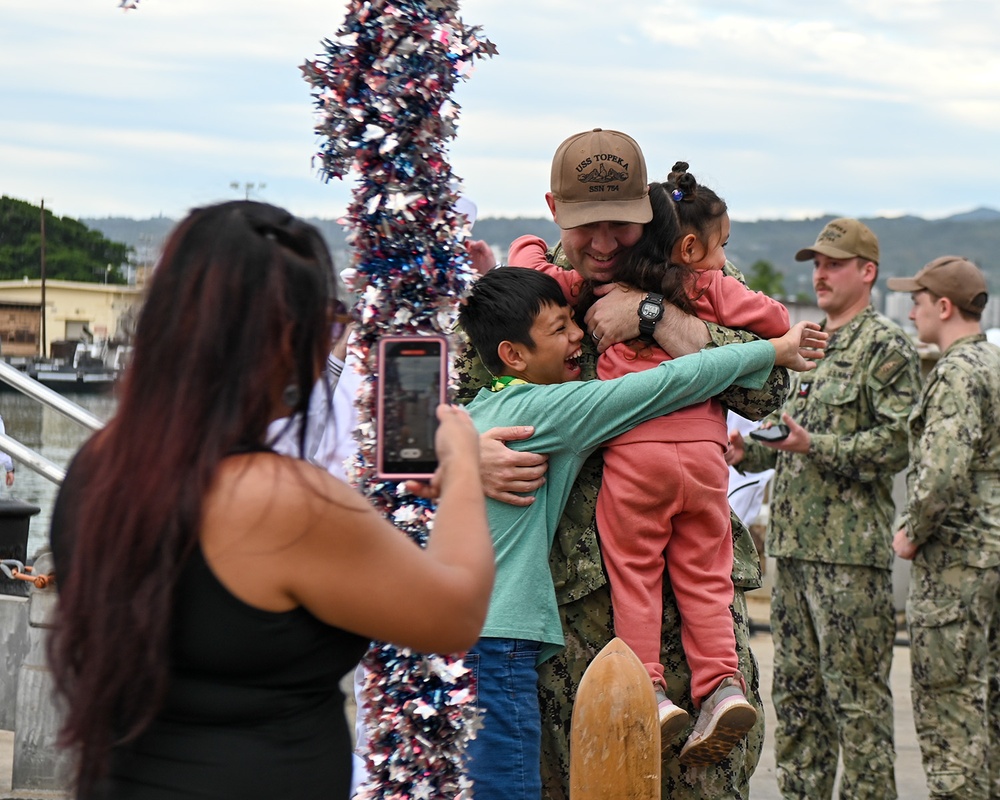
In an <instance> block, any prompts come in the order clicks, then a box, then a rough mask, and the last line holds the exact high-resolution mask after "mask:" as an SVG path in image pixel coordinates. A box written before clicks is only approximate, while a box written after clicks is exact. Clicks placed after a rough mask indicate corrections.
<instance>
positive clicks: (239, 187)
mask: <svg viewBox="0 0 1000 800" xmlns="http://www.w3.org/2000/svg"><path fill="white" fill-rule="evenodd" d="M229 188H230V189H235V190H236V191H237V192H239V191H242V192H243V197H244V199H246V200H249V199H250V192H252V191H253V190H254V189H256V190H257V191H258V192H262V191H264V189H266V188H267V184H266V183H240V182H239V181H231V182H230V184H229Z"/></svg>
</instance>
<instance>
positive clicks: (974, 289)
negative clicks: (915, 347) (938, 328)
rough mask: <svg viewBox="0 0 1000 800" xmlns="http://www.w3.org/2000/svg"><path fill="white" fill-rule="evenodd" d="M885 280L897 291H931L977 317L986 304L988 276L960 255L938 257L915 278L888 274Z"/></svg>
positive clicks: (911, 317)
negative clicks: (890, 276) (896, 276)
mask: <svg viewBox="0 0 1000 800" xmlns="http://www.w3.org/2000/svg"><path fill="white" fill-rule="evenodd" d="M886 283H887V284H888V286H889V289H890V290H892V291H894V292H920V291H928V292H930V293H931V294H933V295H935V296H936V297H938V298H947V299H948V300H950V301H951V302H952V303H953V304H954V305H955V306H957V307H958V308H960V309H961V310H962V311H965V312H966V313H967V314H972V315H974V316H975V319H976V320H977V321H978V320H979V317H980V316H981V315H982V313H983V309H984V308H985V307H986V298H987V293H986V278H985V277H984V276H983V273H982V270H980V269H979V267H977V266H976V265H975V264H973V263H972V262H971V261H968V260H966V259H964V258H962V257H961V256H941V257H940V258H935V259H934V260H933V261H931V262H930V263H929V264H927V265H926V266H925V267H924V268H923V269H922V270H920V272H918V273H917V274H916V275H914V276H913V277H912V278H889V280H888V281H887V282H886ZM910 319H913V316H912V315H911V316H910ZM977 328H978V326H977ZM917 332H918V333H919V332H920V329H919V328H918V329H917Z"/></svg>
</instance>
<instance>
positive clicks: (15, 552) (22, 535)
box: [0, 498, 41, 597]
mask: <svg viewBox="0 0 1000 800" xmlns="http://www.w3.org/2000/svg"><path fill="white" fill-rule="evenodd" d="M39 511H41V509H40V508H39V507H38V506H33V505H32V504H31V503H25V502H24V501H23V500H16V499H14V498H4V499H2V500H0V558H13V559H16V560H17V561H20V562H21V563H22V564H24V563H25V562H26V561H27V558H28V523H29V522H30V521H31V518H32V517H33V516H35V514H37V513H38V512H39ZM30 585H31V584H29V583H28V581H17V580H10V579H9V578H7V576H6V575H4V574H3V573H2V572H0V594H13V595H19V596H22V597H26V596H27V594H28V588H29V587H30Z"/></svg>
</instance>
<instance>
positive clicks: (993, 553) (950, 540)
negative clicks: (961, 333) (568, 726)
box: [899, 334, 1000, 567]
mask: <svg viewBox="0 0 1000 800" xmlns="http://www.w3.org/2000/svg"><path fill="white" fill-rule="evenodd" d="M998 421H1000V348H998V347H996V346H995V345H992V344H990V343H989V342H988V341H987V340H986V336H984V335H983V334H978V335H976V336H966V337H963V338H961V339H959V340H958V341H956V342H954V343H953V344H952V346H951V347H949V348H948V349H947V350H946V351H945V352H944V354H942V356H941V358H940V359H939V360H938V362H937V364H936V365H935V366H934V369H933V370H931V372H930V374H929V375H928V376H927V385H926V386H925V387H924V390H923V392H922V393H921V395H920V401H919V403H918V404H917V406H916V408H914V409H913V413H912V414H911V416H910V420H909V428H910V466H909V469H908V470H907V474H906V510H905V511H904V513H903V514H902V515H901V517H900V523H899V527H905V528H906V529H907V538H909V539H910V540H911V541H912V542H914V543H915V544H917V545H923V544H927V543H930V542H934V543H937V544H940V545H942V548H941V549H942V550H943V551H944V552H942V553H941V557H942V558H947V559H948V561H947V562H946V563H945V564H939V565H938V566H950V564H951V563H962V564H968V565H969V566H973V567H995V566H997V565H998V564H1000V425H998Z"/></svg>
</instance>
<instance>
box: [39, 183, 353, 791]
mask: <svg viewBox="0 0 1000 800" xmlns="http://www.w3.org/2000/svg"><path fill="white" fill-rule="evenodd" d="M333 286H334V283H333V264H332V261H331V259H330V255H329V252H328V250H327V248H326V245H325V244H324V242H323V240H322V238H321V236H320V234H319V232H318V231H317V230H316V229H315V228H314V227H312V226H311V225H308V224H307V223H305V222H302V221H301V220H299V219H296V218H295V217H293V216H292V215H291V214H289V213H288V212H287V211H285V210H283V209H280V208H276V207H274V206H270V205H265V204H262V203H254V202H249V201H237V202H230V203H223V204H220V205H216V206H211V207H208V208H203V209H198V210H195V211H193V212H191V214H190V215H189V216H188V217H187V218H186V219H185V220H184V221H182V222H181V223H180V224H179V225H178V226H177V227H176V229H175V230H174V231H173V233H172V234H171V236H170V238H169V240H168V242H167V245H166V248H165V250H164V253H163V257H162V259H161V261H160V263H159V264H158V266H157V267H156V271H155V273H154V275H153V279H152V282H151V284H150V288H149V294H148V297H147V299H146V301H145V304H144V306H143V308H142V311H141V313H140V315H139V320H138V324H137V328H136V335H135V348H134V351H133V358H132V363H131V364H130V366H129V368H128V370H127V372H126V374H125V375H124V377H123V383H122V386H121V394H120V398H119V405H118V411H117V413H116V415H115V417H114V418H113V419H112V420H111V421H110V422H109V423H108V425H107V426H106V427H105V428H104V429H103V430H102V431H100V432H99V433H97V434H95V435H94V436H93V437H92V438H91V439H90V440H89V441H88V442H87V444H86V445H84V448H83V450H82V451H81V453H80V455H78V456H77V459H76V463H75V464H74V468H73V469H71V474H72V475H73V476H74V481H73V486H72V487H71V488H72V491H69V492H66V491H64V492H61V493H60V498H59V501H58V502H57V509H56V512H55V513H54V519H56V518H58V519H59V520H60V525H59V526H57V527H58V528H59V530H58V534H59V536H60V538H62V537H65V541H66V550H65V552H67V553H71V558H67V559H65V560H66V563H59V562H58V560H57V563H56V569H57V579H58V581H59V609H58V614H57V618H56V627H55V630H54V632H53V636H52V638H51V639H50V642H49V657H50V663H51V666H52V671H53V675H54V678H55V684H56V689H57V691H58V693H59V694H60V695H61V697H62V700H63V702H64V704H65V711H66V714H65V718H64V724H63V728H62V731H61V738H60V741H61V744H63V745H64V746H68V747H70V748H72V749H73V751H74V753H75V755H76V757H77V775H76V778H77V787H78V789H79V790H80V794H81V796H86V794H87V792H88V791H89V790H90V789H91V788H92V787H93V786H94V784H95V783H96V781H98V780H99V779H100V778H101V777H102V776H103V775H104V774H106V772H107V769H108V765H109V761H110V757H111V749H112V748H113V747H114V746H115V745H116V744H119V743H121V742H126V741H129V740H132V739H134V738H135V737H137V736H139V735H140V734H141V733H142V731H143V730H144V729H145V728H146V727H147V726H148V725H149V724H150V722H151V721H152V719H153V718H154V717H155V715H156V713H157V712H158V710H159V709H160V707H161V706H162V703H163V700H164V697H165V695H166V692H167V688H168V682H169V677H170V657H169V643H170V641H169V640H170V633H171V623H172V608H173V597H174V591H175V586H176V584H177V580H178V577H179V575H180V573H181V570H182V568H183V566H184V563H185V561H186V560H187V558H188V556H189V555H190V554H191V553H192V551H193V550H194V549H195V547H196V546H197V541H198V530H199V521H200V518H201V511H202V502H203V499H204V497H205V494H206V492H207V490H208V488H209V486H210V484H211V481H212V480H213V477H214V476H215V473H216V469H217V467H218V465H219V462H220V461H221V460H222V459H223V458H225V457H226V456H227V455H229V454H232V453H233V452H237V451H239V450H241V449H246V448H252V447H258V448H259V447H260V446H262V445H263V444H264V439H265V436H266V431H267V427H268V423H269V421H270V418H271V417H272V416H273V412H274V403H275V400H274V397H275V386H276V385H280V382H282V381H289V382H290V383H292V384H294V385H296V386H297V387H298V389H299V398H300V399H299V401H298V402H297V404H296V407H295V408H294V409H291V410H292V411H293V412H296V411H298V412H303V413H304V412H305V410H306V408H307V407H308V403H309V396H310V392H311V390H312V387H313V384H314V382H315V380H316V375H317V374H318V370H319V369H320V368H321V365H322V364H323V362H324V359H325V356H326V353H327V352H328V350H329V323H328V316H327V315H328V305H329V303H330V301H331V299H332V297H333ZM302 427H303V428H304V426H302ZM300 445H301V439H300ZM65 488H68V487H64V489H65ZM64 494H65V495H66V496H65V497H64V496H63V495H64ZM60 505H62V506H63V508H62V510H60V509H59V506H60ZM54 527H56V526H54ZM56 555H57V557H58V555H59V548H56Z"/></svg>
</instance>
